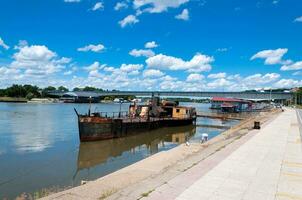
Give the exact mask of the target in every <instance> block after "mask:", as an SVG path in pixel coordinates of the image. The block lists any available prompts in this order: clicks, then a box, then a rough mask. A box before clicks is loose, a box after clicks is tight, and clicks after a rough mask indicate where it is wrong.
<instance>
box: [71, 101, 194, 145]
mask: <svg viewBox="0 0 302 200" xmlns="http://www.w3.org/2000/svg"><path fill="white" fill-rule="evenodd" d="M75 112H76V114H77V116H78V127H79V138H80V141H81V142H86V141H97V140H105V139H111V138H119V137H124V136H127V135H131V134H138V133H143V132H144V131H147V130H152V129H157V128H161V127H173V126H185V125H190V124H195V122H196V110H195V108H193V107H185V106H179V105H178V102H171V101H165V100H163V101H160V98H159V97H154V96H153V97H152V99H151V100H150V101H149V102H148V103H147V104H146V105H138V104H136V103H135V102H134V104H131V105H130V106H129V110H128V111H126V112H116V113H108V112H95V113H90V109H89V110H88V113H87V114H84V115H82V114H79V113H78V112H77V110H76V109H75Z"/></svg>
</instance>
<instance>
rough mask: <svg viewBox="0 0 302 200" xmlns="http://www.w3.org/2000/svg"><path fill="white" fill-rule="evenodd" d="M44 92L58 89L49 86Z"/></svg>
mask: <svg viewBox="0 0 302 200" xmlns="http://www.w3.org/2000/svg"><path fill="white" fill-rule="evenodd" d="M43 90H44V91H56V88H55V87H53V86H48V87H46V88H44V89H43Z"/></svg>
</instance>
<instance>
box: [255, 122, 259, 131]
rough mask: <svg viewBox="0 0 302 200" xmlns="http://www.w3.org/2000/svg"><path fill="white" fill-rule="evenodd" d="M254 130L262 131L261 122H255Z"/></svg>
mask: <svg viewBox="0 0 302 200" xmlns="http://www.w3.org/2000/svg"><path fill="white" fill-rule="evenodd" d="M254 129H260V122H258V121H254Z"/></svg>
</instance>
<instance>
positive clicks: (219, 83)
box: [207, 78, 233, 88]
mask: <svg viewBox="0 0 302 200" xmlns="http://www.w3.org/2000/svg"><path fill="white" fill-rule="evenodd" d="M232 84H233V82H231V81H229V80H227V79H225V78H219V79H215V80H214V81H212V82H209V83H208V84H207V86H208V87H210V88H224V87H227V86H230V85H232Z"/></svg>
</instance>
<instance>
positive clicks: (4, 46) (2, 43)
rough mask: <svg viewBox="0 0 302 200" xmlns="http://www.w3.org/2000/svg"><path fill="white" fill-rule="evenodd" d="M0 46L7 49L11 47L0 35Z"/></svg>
mask: <svg viewBox="0 0 302 200" xmlns="http://www.w3.org/2000/svg"><path fill="white" fill-rule="evenodd" d="M0 47H3V48H4V49H6V50H7V49H9V46H8V45H6V44H5V43H4V41H3V40H2V38H1V37H0Z"/></svg>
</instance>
